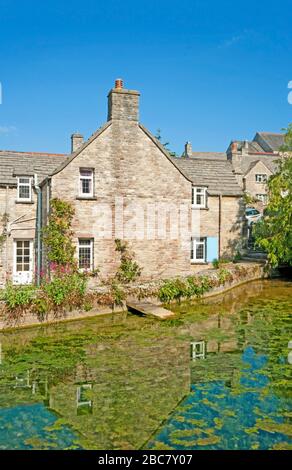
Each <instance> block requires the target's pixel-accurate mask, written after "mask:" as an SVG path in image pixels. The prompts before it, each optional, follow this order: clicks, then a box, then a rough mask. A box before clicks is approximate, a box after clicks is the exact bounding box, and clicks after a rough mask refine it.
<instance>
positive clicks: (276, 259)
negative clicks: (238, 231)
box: [254, 125, 292, 267]
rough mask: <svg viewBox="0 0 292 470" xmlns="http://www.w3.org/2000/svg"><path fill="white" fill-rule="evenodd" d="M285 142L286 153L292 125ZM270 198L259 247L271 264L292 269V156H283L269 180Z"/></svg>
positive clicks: (259, 226) (257, 231) (260, 227)
mask: <svg viewBox="0 0 292 470" xmlns="http://www.w3.org/2000/svg"><path fill="white" fill-rule="evenodd" d="M285 142H286V144H285V145H286V146H287V147H286V151H287V148H289V145H291V149H292V125H290V126H289V127H288V130H287V134H286V137H285ZM268 196H269V202H268V206H267V209H266V215H265V217H264V218H263V219H262V220H261V221H260V222H258V223H257V224H256V226H255V232H254V234H255V240H256V244H257V245H258V246H259V247H261V248H262V249H263V250H265V251H266V252H267V255H268V261H269V263H270V265H272V266H274V267H276V266H278V265H279V264H280V263H287V264H288V265H291V266H292V155H286V156H285V157H283V159H282V160H281V161H280V162H279V166H278V170H277V172H276V173H275V174H274V175H273V176H271V178H270V179H269V181H268Z"/></svg>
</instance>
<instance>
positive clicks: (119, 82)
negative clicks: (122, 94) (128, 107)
mask: <svg viewBox="0 0 292 470" xmlns="http://www.w3.org/2000/svg"><path fill="white" fill-rule="evenodd" d="M123 87H124V82H123V80H122V79H121V78H117V79H116V81H115V88H116V89H118V88H120V89H121V88H123Z"/></svg>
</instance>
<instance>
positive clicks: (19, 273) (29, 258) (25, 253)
mask: <svg viewBox="0 0 292 470" xmlns="http://www.w3.org/2000/svg"><path fill="white" fill-rule="evenodd" d="M32 277H33V242H32V240H14V266H13V282H14V283H15V284H29V283H31V282H32Z"/></svg>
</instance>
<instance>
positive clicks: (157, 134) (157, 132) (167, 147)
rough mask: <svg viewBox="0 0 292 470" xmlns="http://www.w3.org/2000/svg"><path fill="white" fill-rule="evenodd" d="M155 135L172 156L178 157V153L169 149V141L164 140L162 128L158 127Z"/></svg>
mask: <svg viewBox="0 0 292 470" xmlns="http://www.w3.org/2000/svg"><path fill="white" fill-rule="evenodd" d="M155 137H156V139H157V140H158V141H159V142H160V143H161V145H163V147H164V148H165V150H167V152H168V153H169V154H170V155H171V156H172V157H176V153H175V152H172V151H171V150H170V149H169V142H162V136H161V129H157V131H156V134H155Z"/></svg>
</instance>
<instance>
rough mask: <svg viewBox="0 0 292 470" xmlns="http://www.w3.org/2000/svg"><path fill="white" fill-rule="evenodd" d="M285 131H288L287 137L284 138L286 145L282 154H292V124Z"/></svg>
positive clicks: (281, 149)
mask: <svg viewBox="0 0 292 470" xmlns="http://www.w3.org/2000/svg"><path fill="white" fill-rule="evenodd" d="M283 131H286V134H285V137H284V141H285V143H284V145H282V147H281V148H280V151H281V152H292V122H291V124H289V126H288V127H287V129H283Z"/></svg>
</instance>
